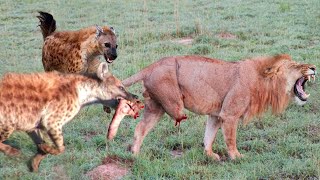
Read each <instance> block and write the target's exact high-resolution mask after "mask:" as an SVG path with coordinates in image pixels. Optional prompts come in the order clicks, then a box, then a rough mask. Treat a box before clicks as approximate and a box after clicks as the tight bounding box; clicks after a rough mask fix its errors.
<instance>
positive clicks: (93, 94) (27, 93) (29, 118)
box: [0, 63, 136, 171]
mask: <svg viewBox="0 0 320 180" xmlns="http://www.w3.org/2000/svg"><path fill="white" fill-rule="evenodd" d="M111 99H128V100H132V99H136V96H135V95H133V94H130V93H129V92H127V91H126V90H125V88H124V86H123V85H122V83H121V81H120V80H119V79H117V78H116V77H114V76H113V75H112V74H111V73H110V72H108V65H107V63H101V64H100V65H99V67H98V69H97V73H96V74H91V75H80V74H63V73H59V72H47V73H33V74H14V73H8V74H6V75H5V76H4V77H3V78H2V80H0V151H2V152H4V153H5V154H7V155H11V156H14V155H18V154H19V150H17V149H15V148H13V147H11V146H9V145H6V144H3V143H2V142H3V141H5V140H6V139H7V138H8V137H9V136H10V134H11V133H12V132H14V131H16V130H20V131H26V132H27V133H28V134H29V135H30V137H31V138H32V139H33V141H34V142H35V143H36V144H37V146H38V152H37V154H36V155H35V157H34V158H33V160H32V164H31V168H32V170H33V171H37V170H38V167H39V164H40V162H41V160H42V159H43V158H44V157H45V156H46V155H47V154H54V155H57V154H60V153H62V152H64V149H65V146H64V144H63V135H62V126H63V125H64V124H66V123H67V122H69V121H70V120H71V119H72V118H73V117H74V116H75V115H76V114H77V113H78V112H79V111H80V109H81V108H82V107H83V106H85V105H90V104H95V103H101V104H108V102H109V100H111ZM38 129H39V130H41V132H42V133H44V134H46V135H47V136H48V137H49V138H50V139H51V141H52V142H53V145H49V144H46V143H44V142H42V139H41V137H39V136H38V135H37V133H35V130H38Z"/></svg>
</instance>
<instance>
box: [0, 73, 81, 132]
mask: <svg viewBox="0 0 320 180" xmlns="http://www.w3.org/2000/svg"><path fill="white" fill-rule="evenodd" d="M57 84H59V85H58V86H57ZM71 85H72V83H70V82H69V83H66V82H65V80H64V78H62V76H61V75H59V74H58V73H55V72H53V73H39V74H23V75H22V74H13V73H10V74H7V75H5V77H3V79H2V80H1V82H0V128H13V129H16V130H24V131H30V130H33V129H34V128H36V127H37V126H38V125H39V123H40V120H41V118H42V117H43V116H44V115H46V114H48V113H49V112H50V111H54V109H52V108H54V106H53V103H55V102H57V101H61V100H62V99H65V98H66V97H64V98H62V96H65V93H63V91H70V88H71V87H68V86H71ZM74 95H75V94H74ZM61 105H62V104H61Z"/></svg>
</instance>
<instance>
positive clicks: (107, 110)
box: [103, 106, 111, 113]
mask: <svg viewBox="0 0 320 180" xmlns="http://www.w3.org/2000/svg"><path fill="white" fill-rule="evenodd" d="M103 111H104V112H106V113H111V108H110V107H108V106H103Z"/></svg>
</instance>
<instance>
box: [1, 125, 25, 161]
mask: <svg viewBox="0 0 320 180" xmlns="http://www.w3.org/2000/svg"><path fill="white" fill-rule="evenodd" d="M13 131H14V128H12V127H2V128H1V129H0V151H2V152H3V153H5V154H6V155H9V156H17V155H19V154H20V150H18V149H16V148H13V147H11V146H10V145H7V144H3V143H2V142H3V141H5V140H6V139H8V138H9V136H10V134H12V132H13Z"/></svg>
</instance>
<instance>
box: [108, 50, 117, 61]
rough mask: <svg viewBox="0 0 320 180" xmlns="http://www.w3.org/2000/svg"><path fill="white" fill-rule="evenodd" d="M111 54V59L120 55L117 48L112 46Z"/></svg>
mask: <svg viewBox="0 0 320 180" xmlns="http://www.w3.org/2000/svg"><path fill="white" fill-rule="evenodd" d="M110 56H111V59H113V60H115V59H116V58H117V57H118V54H117V49H116V48H111V53H110Z"/></svg>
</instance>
